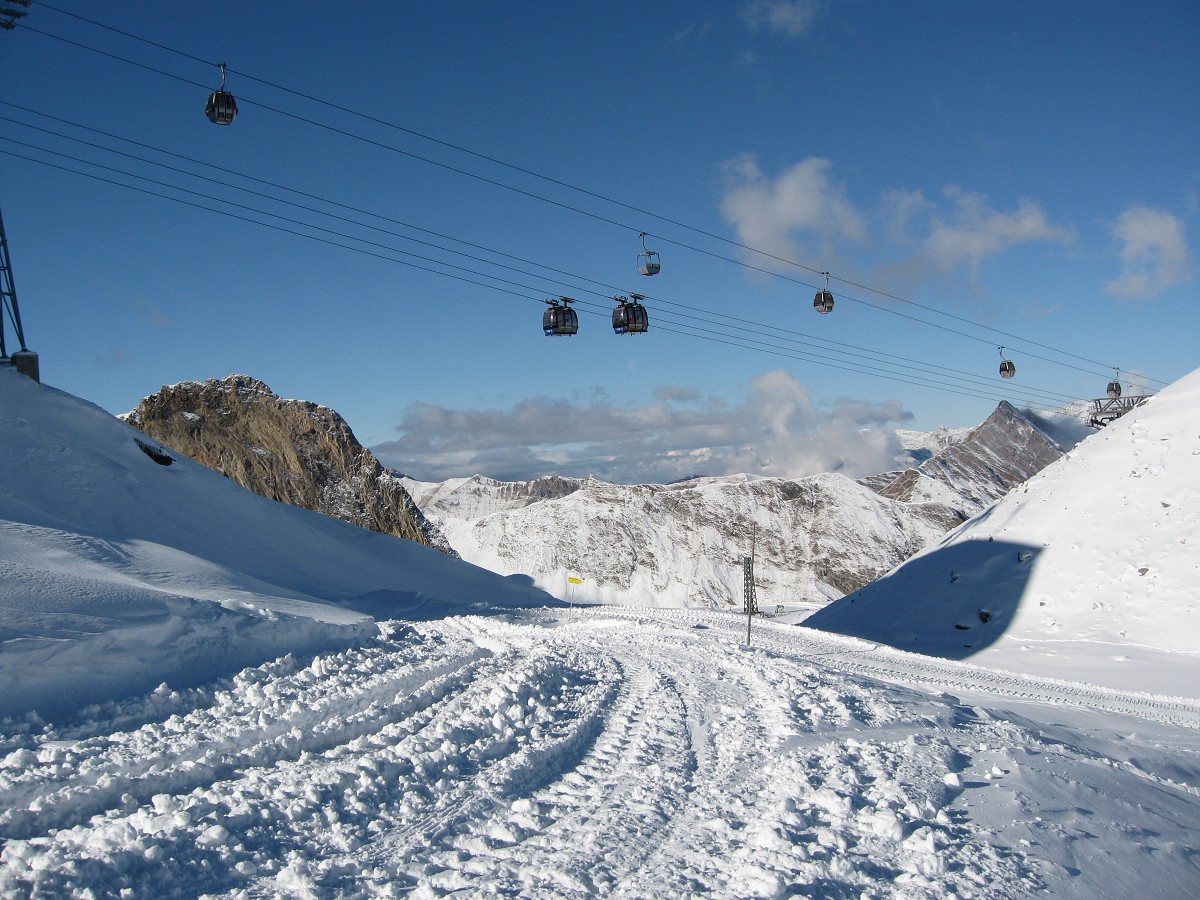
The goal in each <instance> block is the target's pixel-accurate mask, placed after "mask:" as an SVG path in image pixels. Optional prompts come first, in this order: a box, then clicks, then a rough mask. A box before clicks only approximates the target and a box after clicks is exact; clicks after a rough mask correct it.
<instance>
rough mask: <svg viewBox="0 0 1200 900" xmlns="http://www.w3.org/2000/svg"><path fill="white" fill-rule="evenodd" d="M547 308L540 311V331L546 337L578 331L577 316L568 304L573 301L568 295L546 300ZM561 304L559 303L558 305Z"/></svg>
mask: <svg viewBox="0 0 1200 900" xmlns="http://www.w3.org/2000/svg"><path fill="white" fill-rule="evenodd" d="M544 302H545V303H546V304H548V306H549V308H548V309H547V310H546V311H545V312H544V313H542V332H543V333H544V334H545V335H546V337H561V336H564V335H565V336H568V337H569V336H570V335H573V334H578V333H579V316H577V315H576V314H575V310H573V309H571V307H570V306H568V305H567V304H568V303H574V302H575V301H574V300H572V299H571V298H570V297H559V298H558V300H546V301H544ZM560 304H561V305H560Z"/></svg>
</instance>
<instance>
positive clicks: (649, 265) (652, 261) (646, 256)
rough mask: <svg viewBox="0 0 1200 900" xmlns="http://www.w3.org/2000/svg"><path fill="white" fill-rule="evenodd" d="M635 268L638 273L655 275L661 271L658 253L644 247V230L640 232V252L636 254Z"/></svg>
mask: <svg viewBox="0 0 1200 900" xmlns="http://www.w3.org/2000/svg"><path fill="white" fill-rule="evenodd" d="M637 270H638V274H639V275H657V274H658V273H659V272H661V271H662V265H661V262H660V260H659V257H658V254H657V253H656V252H655V251H653V250H649V249H647V247H646V232H644V231H643V232H642V252H641V253H639V254H638V255H637Z"/></svg>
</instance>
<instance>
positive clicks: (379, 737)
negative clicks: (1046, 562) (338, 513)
mask: <svg viewBox="0 0 1200 900" xmlns="http://www.w3.org/2000/svg"><path fill="white" fill-rule="evenodd" d="M744 640H745V627H744V624H743V620H741V619H739V618H738V617H734V616H729V615H727V614H720V613H702V612H686V611H678V610H676V611H668V610H648V611H646V612H644V613H637V612H632V611H621V610H613V609H607V608H588V609H582V610H575V611H566V612H563V611H550V610H546V611H542V612H536V613H535V612H525V613H520V614H516V615H503V616H490V617H451V618H446V619H442V620H433V621H427V622H421V623H412V624H399V623H397V624H394V625H389V626H386V627H384V628H383V629H381V634H380V636H379V637H378V638H377V639H375V640H372V641H368V642H364V643H363V644H362V645H360V646H358V647H355V648H353V649H349V650H345V651H342V652H338V653H333V654H328V655H319V656H316V657H313V658H311V659H307V658H306V659H296V658H293V657H290V656H288V657H283V658H282V659H277V660H273V661H271V662H269V663H265V664H263V665H261V666H258V667H254V668H249V669H246V670H244V671H243V672H241V673H239V674H238V675H237V676H235V677H233V678H231V679H228V680H224V681H220V682H217V683H214V684H212V685H209V686H206V687H204V688H198V689H194V690H191V691H183V692H176V691H172V690H169V689H166V688H164V689H162V690H160V691H157V692H153V693H151V694H149V695H146V696H143V697H139V698H135V699H131V700H128V701H125V702H122V703H114V704H108V705H106V706H104V707H102V708H93V709H91V710H89V711H87V713H86V714H85V715H83V716H81V717H79V718H78V719H76V720H74V721H72V722H70V723H64V724H61V725H56V726H54V727H52V728H48V729H46V730H45V731H43V732H41V733H36V734H35V733H28V732H27V733H26V734H24V735H22V734H18V733H10V734H9V735H8V736H7V740H6V744H7V750H8V752H7V755H6V757H5V758H3V760H0V797H2V802H0V808H2V809H3V810H4V812H3V813H0V831H2V833H3V834H4V835H5V845H4V850H3V853H2V854H0V893H3V894H4V895H5V896H19V895H40V896H66V895H72V894H74V895H77V894H79V893H80V892H82V891H83V890H85V889H88V888H90V889H93V890H94V891H96V893H97V894H98V895H108V896H116V895H118V894H120V893H121V892H122V891H125V890H130V891H132V892H133V893H132V896H199V895H202V894H210V895H215V896H229V897H233V896H247V897H270V896H296V897H326V896H347V897H348V896H399V895H404V896H413V897H439V896H447V895H449V894H454V893H456V892H462V893H461V895H462V896H522V897H583V896H630V897H684V896H697V895H702V894H703V895H710V896H717V897H777V896H786V895H788V894H789V893H792V894H796V893H799V894H808V895H814V894H815V895H819V896H834V897H838V896H845V897H849V896H854V897H858V896H903V897H929V898H933V897H939V898H940V897H947V896H962V897H967V896H973V897H1020V896H1026V895H1029V894H1032V893H1036V892H1040V891H1042V890H1046V889H1049V890H1052V891H1054V893H1055V894H1056V895H1057V896H1073V897H1102V896H1109V897H1118V896H1132V895H1134V894H1135V893H1136V892H1138V891H1139V889H1141V888H1144V887H1145V886H1146V884H1147V880H1149V884H1151V885H1152V886H1153V887H1154V889H1155V893H1154V895H1155V896H1163V897H1181V898H1182V897H1186V896H1189V895H1190V894H1191V893H1192V892H1193V891H1194V888H1195V886H1196V885H1197V884H1198V883H1200V882H1198V881H1197V877H1198V873H1200V870H1198V868H1197V855H1198V854H1197V850H1196V832H1195V823H1196V822H1197V821H1200V795H1198V792H1197V790H1196V788H1195V785H1196V784H1197V783H1200V770H1198V759H1197V751H1198V750H1200V703H1197V702H1194V701H1182V700H1174V701H1171V700H1165V699H1162V698H1153V697H1147V696H1142V695H1121V694H1119V693H1116V692H1112V691H1096V690H1091V689H1088V688H1085V687H1081V686H1078V685H1067V684H1054V683H1050V682H1045V681H1039V680H1036V679H1022V678H1020V677H1017V676H1009V677H1006V678H999V679H998V678H996V677H995V676H994V675H992V674H991V673H989V672H987V671H986V670H982V669H977V668H975V667H971V666H968V665H965V664H961V663H949V662H944V661H935V660H929V659H928V658H925V657H914V656H911V655H907V654H903V653H900V652H899V651H894V650H889V649H886V648H871V647H869V646H868V645H864V644H863V643H862V642H860V641H855V640H854V639H851V638H839V637H833V636H829V635H824V634H822V633H820V632H814V631H810V630H808V629H802V628H794V627H787V626H783V625H775V624H770V623H768V624H763V623H758V624H757V625H756V626H755V628H754V632H753V634H752V645H751V646H750V647H746V646H745V644H744V643H743V642H744ZM905 685H911V686H905Z"/></svg>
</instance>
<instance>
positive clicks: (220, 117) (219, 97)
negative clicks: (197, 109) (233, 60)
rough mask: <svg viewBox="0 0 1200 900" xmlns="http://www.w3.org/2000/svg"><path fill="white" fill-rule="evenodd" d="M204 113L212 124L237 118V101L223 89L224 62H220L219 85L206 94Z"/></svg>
mask: <svg viewBox="0 0 1200 900" xmlns="http://www.w3.org/2000/svg"><path fill="white" fill-rule="evenodd" d="M204 115H206V116H208V121H210V122H212V123H213V124H214V125H228V124H230V123H231V122H233V120H234V119H236V118H237V101H236V100H234V99H233V94H231V93H229V91H227V90H225V63H221V86H220V87H219V88H218V89H217V90H215V91H213V92H212V93H211V94H209V95H208V102H207V103H205V104H204Z"/></svg>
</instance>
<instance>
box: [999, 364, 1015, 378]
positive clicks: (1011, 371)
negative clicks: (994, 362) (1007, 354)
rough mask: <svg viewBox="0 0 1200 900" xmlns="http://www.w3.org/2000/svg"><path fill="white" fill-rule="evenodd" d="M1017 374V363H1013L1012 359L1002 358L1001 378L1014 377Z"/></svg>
mask: <svg viewBox="0 0 1200 900" xmlns="http://www.w3.org/2000/svg"><path fill="white" fill-rule="evenodd" d="M1016 374H1017V367H1016V366H1015V365H1013V362H1012V360H1009V359H1002V360H1000V377H1001V378H1012V377H1013V376H1014V375H1016Z"/></svg>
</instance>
